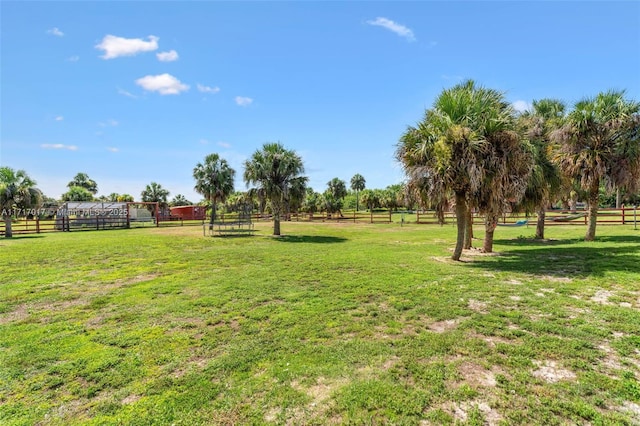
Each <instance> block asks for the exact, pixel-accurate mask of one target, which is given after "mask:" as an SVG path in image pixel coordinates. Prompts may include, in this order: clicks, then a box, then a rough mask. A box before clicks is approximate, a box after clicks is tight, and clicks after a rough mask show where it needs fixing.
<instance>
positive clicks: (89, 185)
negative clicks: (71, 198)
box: [67, 172, 98, 195]
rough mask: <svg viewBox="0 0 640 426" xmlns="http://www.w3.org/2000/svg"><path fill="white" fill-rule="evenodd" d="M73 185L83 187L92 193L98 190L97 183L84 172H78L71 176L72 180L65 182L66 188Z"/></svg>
mask: <svg viewBox="0 0 640 426" xmlns="http://www.w3.org/2000/svg"><path fill="white" fill-rule="evenodd" d="M74 186H80V187H82V188H85V189H86V190H88V191H89V192H91V194H93V195H95V194H96V193H97V192H98V184H97V183H96V181H95V180H93V179H89V176H88V175H87V174H86V173H82V172H80V173H78V174H77V175H75V176H74V177H73V180H71V182H69V183H68V184H67V188H73V187H74Z"/></svg>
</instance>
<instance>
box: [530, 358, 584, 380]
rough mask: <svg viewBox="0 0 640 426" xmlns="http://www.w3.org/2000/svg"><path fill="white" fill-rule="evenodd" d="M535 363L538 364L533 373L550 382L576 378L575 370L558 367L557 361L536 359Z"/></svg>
mask: <svg viewBox="0 0 640 426" xmlns="http://www.w3.org/2000/svg"><path fill="white" fill-rule="evenodd" d="M533 363H534V364H535V365H537V366H538V369H537V370H535V371H534V372H533V373H532V374H533V375H534V376H535V377H537V378H539V379H542V380H544V381H546V382H548V383H556V382H559V381H560V380H575V379H576V375H575V373H574V372H572V371H569V370H567V369H564V368H560V367H558V364H557V363H556V362H555V361H544V362H543V361H536V360H534V361H533Z"/></svg>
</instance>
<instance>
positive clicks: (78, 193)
mask: <svg viewBox="0 0 640 426" xmlns="http://www.w3.org/2000/svg"><path fill="white" fill-rule="evenodd" d="M62 201H93V194H92V193H91V191H89V190H88V189H87V188H85V187H84V186H71V187H69V190H68V191H67V192H65V193H64V194H62Z"/></svg>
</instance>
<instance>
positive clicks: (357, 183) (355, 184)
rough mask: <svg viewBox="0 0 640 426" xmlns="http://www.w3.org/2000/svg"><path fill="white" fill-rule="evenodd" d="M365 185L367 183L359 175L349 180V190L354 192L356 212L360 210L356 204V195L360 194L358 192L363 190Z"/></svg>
mask: <svg viewBox="0 0 640 426" xmlns="http://www.w3.org/2000/svg"><path fill="white" fill-rule="evenodd" d="M366 183H367V181H366V180H365V179H364V176H362V175H361V174H360V173H356V174H355V175H353V177H352V178H351V190H353V191H356V211H358V210H360V208H359V204H358V195H359V194H360V191H362V190H363V189H364V188H365V185H366Z"/></svg>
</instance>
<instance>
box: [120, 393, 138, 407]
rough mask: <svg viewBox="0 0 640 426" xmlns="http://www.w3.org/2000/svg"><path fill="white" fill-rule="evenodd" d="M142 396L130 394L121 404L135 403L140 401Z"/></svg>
mask: <svg viewBox="0 0 640 426" xmlns="http://www.w3.org/2000/svg"><path fill="white" fill-rule="evenodd" d="M140 398H141V397H140V395H129V396H128V397H126V398H125V399H123V400H122V401H120V404H122V405H128V404H133V403H136V402H138V401H139V400H140Z"/></svg>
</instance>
